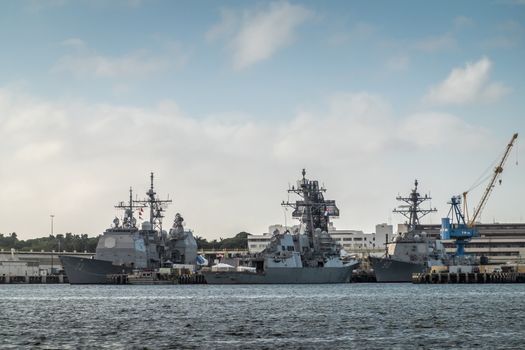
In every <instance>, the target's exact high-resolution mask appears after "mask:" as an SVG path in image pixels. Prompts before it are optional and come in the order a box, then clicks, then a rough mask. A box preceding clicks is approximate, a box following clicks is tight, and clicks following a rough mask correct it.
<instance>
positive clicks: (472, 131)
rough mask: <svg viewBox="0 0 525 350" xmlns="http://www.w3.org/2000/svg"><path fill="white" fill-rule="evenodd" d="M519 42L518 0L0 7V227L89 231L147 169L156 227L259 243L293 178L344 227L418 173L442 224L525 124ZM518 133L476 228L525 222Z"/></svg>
mask: <svg viewBox="0 0 525 350" xmlns="http://www.w3.org/2000/svg"><path fill="white" fill-rule="evenodd" d="M524 39H525V1H523V0H493V1H424V2H421V1H395V2H394V1H221V2H219V1H160V0H149V1H148V0H143V1H141V0H129V1H125V0H115V1H102V0H93V1H82V0H79V1H68V0H40V1H36V0H35V1H0V145H1V147H0V160H1V163H2V166H1V167H0V213H1V214H0V233H4V234H6V233H10V232H16V233H17V235H18V237H19V238H22V239H27V238H33V237H40V236H45V235H48V234H49V233H50V215H54V233H65V232H73V233H78V234H80V233H87V234H88V235H90V236H96V235H98V234H100V233H102V232H103V231H104V230H105V229H106V228H107V227H109V226H110V224H111V222H112V220H113V218H114V217H115V215H120V213H119V212H118V211H117V210H116V209H114V207H113V206H114V205H115V204H116V203H117V202H119V201H121V200H126V198H127V196H128V190H129V188H130V186H131V187H133V189H134V191H135V194H136V195H137V196H138V197H140V198H142V197H144V196H145V192H146V190H147V189H148V186H149V174H150V172H154V173H155V181H156V189H157V192H158V194H159V195H160V196H161V197H163V198H166V197H167V196H169V198H171V199H173V204H172V205H171V206H170V207H169V208H168V210H167V212H166V218H165V220H164V223H165V227H170V226H171V223H172V221H173V217H174V215H175V213H178V212H179V213H181V214H182V216H183V217H184V218H185V223H186V227H187V228H190V229H192V230H193V231H194V232H195V234H197V235H199V236H202V237H206V238H208V239H214V238H220V237H222V238H225V237H230V236H233V235H234V234H236V233H237V232H240V231H247V232H250V233H253V234H261V233H263V232H266V231H267V228H268V226H269V225H272V224H278V223H280V224H284V223H288V224H290V223H292V222H293V220H292V219H291V215H290V211H286V210H284V209H283V208H282V207H281V205H280V204H281V202H282V201H283V200H287V199H288V194H287V192H286V190H287V188H288V187H289V186H290V185H292V184H295V181H296V180H297V179H299V178H300V173H301V170H302V169H303V168H306V171H307V177H308V178H310V179H316V180H319V182H320V183H321V184H324V186H325V187H326V188H327V192H326V194H325V197H326V198H327V199H334V200H336V201H337V203H338V207H339V209H340V213H341V214H340V215H341V216H340V218H339V219H336V220H335V222H334V224H335V226H336V227H337V228H339V229H354V230H363V231H365V232H373V231H374V228H375V225H376V224H378V223H383V222H386V223H392V224H394V225H396V224H397V223H401V222H403V221H404V219H403V218H402V217H399V216H398V215H396V214H393V213H392V209H394V208H395V207H396V206H397V204H398V203H397V202H396V200H395V197H396V196H397V195H400V194H408V192H409V191H410V189H411V188H412V186H413V182H414V180H415V179H418V181H419V184H420V192H421V193H422V194H425V193H426V194H430V195H431V197H432V201H431V203H430V205H431V206H432V207H436V208H437V209H438V212H437V213H436V214H432V215H429V216H428V217H427V218H426V219H425V221H424V222H427V223H439V221H440V218H441V217H444V216H446V215H447V212H448V208H449V206H448V204H447V201H448V200H449V199H450V197H451V196H453V195H457V194H460V193H462V192H463V191H466V190H468V189H470V188H471V187H472V186H473V185H475V184H477V180H478V179H479V178H480V177H481V178H484V176H485V175H486V174H490V172H491V170H492V169H493V167H494V164H495V162H496V161H497V160H498V159H499V157H501V155H502V152H503V150H504V148H505V146H506V145H507V143H508V142H509V140H510V138H511V136H512V134H513V133H514V132H518V133H523V132H524V131H525V108H524V106H525V98H524V96H525V66H524V63H523V62H525V47H524V44H525V42H524ZM520 138H521V137H520ZM520 138H518V142H517V144H516V145H515V146H514V149H513V150H512V153H511V154H510V156H509V159H508V161H507V163H506V166H505V171H504V172H503V175H502V183H501V185H499V184H498V185H497V186H496V187H495V188H494V190H493V193H492V196H491V197H490V199H489V201H488V203H487V205H486V207H485V209H484V211H483V212H482V216H481V221H483V222H523V221H524V220H525V204H524V200H523V198H525V160H524V159H523V154H524V153H525V150H523V147H522V146H521V145H520V144H521V141H519V140H520ZM486 185H487V183H486V182H482V183H481V184H480V185H479V186H477V187H476V188H474V189H473V190H471V191H470V192H469V196H468V199H469V200H468V205H469V207H470V208H473V207H476V206H477V204H478V201H479V200H480V197H481V194H482V191H483V190H484V187H485V186H486ZM290 199H291V200H293V198H290Z"/></svg>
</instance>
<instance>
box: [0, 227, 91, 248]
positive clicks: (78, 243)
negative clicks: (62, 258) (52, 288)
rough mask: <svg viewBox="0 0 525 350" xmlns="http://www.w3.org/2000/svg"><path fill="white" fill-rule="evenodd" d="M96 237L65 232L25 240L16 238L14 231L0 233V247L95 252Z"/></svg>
mask: <svg viewBox="0 0 525 350" xmlns="http://www.w3.org/2000/svg"><path fill="white" fill-rule="evenodd" d="M97 242H98V237H88V235H87V234H80V235H78V234H73V233H70V232H68V233H66V234H65V235H63V234H57V235H49V236H47V237H40V238H31V239H26V240H20V239H18V237H17V235H16V232H13V233H10V234H7V235H4V234H2V233H0V249H4V250H11V249H12V248H14V249H16V250H23V251H30V250H33V251H41V250H43V251H46V252H50V251H52V250H54V251H67V252H72V251H74V250H76V251H77V252H83V251H87V252H91V253H93V252H95V249H96V247H97Z"/></svg>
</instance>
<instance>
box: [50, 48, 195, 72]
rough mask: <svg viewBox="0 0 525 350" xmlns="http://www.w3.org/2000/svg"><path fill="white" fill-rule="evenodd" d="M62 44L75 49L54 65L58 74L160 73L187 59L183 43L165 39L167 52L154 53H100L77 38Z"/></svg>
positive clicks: (143, 51) (182, 63) (165, 50)
mask: <svg viewBox="0 0 525 350" xmlns="http://www.w3.org/2000/svg"><path fill="white" fill-rule="evenodd" d="M62 45H64V46H66V47H69V48H72V49H73V50H72V52H71V53H69V54H67V55H64V56H62V57H61V58H60V59H59V60H58V62H57V63H55V65H54V66H53V68H52V71H53V72H55V73H70V74H73V75H74V76H75V77H77V78H86V77H87V78H91V77H99V78H130V77H131V78H136V77H144V76H148V75H150V74H154V73H159V72H162V71H165V70H167V69H168V68H170V67H172V66H178V67H180V66H182V65H184V64H185V63H186V61H187V59H188V54H187V53H185V52H184V51H183V50H182V48H181V46H180V44H178V43H174V42H165V43H164V51H162V52H161V53H158V54H154V53H152V52H150V51H147V50H138V51H135V52H131V53H128V54H124V55H119V56H110V55H103V54H101V53H98V52H97V51H96V50H93V49H91V48H89V47H88V46H87V44H86V43H85V42H84V41H82V40H81V39H78V38H71V39H67V40H65V41H63V42H62Z"/></svg>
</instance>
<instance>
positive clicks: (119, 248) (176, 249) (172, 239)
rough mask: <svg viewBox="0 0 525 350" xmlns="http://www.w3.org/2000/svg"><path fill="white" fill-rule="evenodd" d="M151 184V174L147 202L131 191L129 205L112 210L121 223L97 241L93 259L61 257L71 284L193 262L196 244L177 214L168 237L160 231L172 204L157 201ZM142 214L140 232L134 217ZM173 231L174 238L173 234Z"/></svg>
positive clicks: (165, 201) (114, 225) (116, 223)
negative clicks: (119, 212) (145, 215)
mask: <svg viewBox="0 0 525 350" xmlns="http://www.w3.org/2000/svg"><path fill="white" fill-rule="evenodd" d="M153 181H154V176H153V173H151V175H150V188H149V190H148V191H147V192H146V195H147V198H146V199H141V200H138V199H133V190H132V189H131V188H130V190H129V202H127V203H125V202H120V203H118V204H117V205H116V206H115V208H116V209H119V210H122V211H123V213H124V214H123V217H122V220H120V219H119V218H118V217H116V218H115V219H114V220H113V225H112V226H111V227H110V228H108V229H107V230H106V231H104V233H103V234H102V236H101V237H100V238H99V240H98V244H97V248H96V254H95V258H94V259H85V258H76V257H69V256H61V257H60V259H61V261H62V264H63V266H64V270H65V272H66V274H67V276H68V278H69V281H70V283H72V284H77V283H78V284H80V283H106V282H107V276H108V275H110V274H121V273H128V272H130V271H132V270H136V269H157V268H159V267H161V266H163V265H164V264H166V263H169V264H173V263H182V264H188V263H190V264H191V263H194V262H195V258H196V256H197V244H196V242H195V239H194V238H193V235H192V233H191V232H190V231H184V228H183V226H182V221H183V219H182V217H181V216H180V214H177V216H176V220H175V223H174V227H173V228H172V229H171V231H170V232H171V233H170V234H168V233H167V232H166V231H164V230H163V228H162V219H163V218H164V212H165V210H166V208H167V206H168V205H169V204H171V203H172V200H171V199H160V198H158V197H157V193H156V192H155V189H154V184H153ZM145 210H146V211H149V220H144V221H143V222H142V223H141V225H140V228H139V227H138V225H137V219H136V216H138V217H139V219H141V218H142V214H143V213H144V211H145ZM135 213H137V214H135ZM175 231H176V232H177V233H178V234H177V235H175V234H173V232H175ZM181 241H182V242H181Z"/></svg>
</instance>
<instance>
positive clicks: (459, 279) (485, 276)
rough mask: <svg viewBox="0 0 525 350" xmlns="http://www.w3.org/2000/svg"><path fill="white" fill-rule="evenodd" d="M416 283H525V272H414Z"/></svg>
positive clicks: (413, 281)
mask: <svg viewBox="0 0 525 350" xmlns="http://www.w3.org/2000/svg"><path fill="white" fill-rule="evenodd" d="M412 283H415V284H458V283H461V284H467V283H481V284H482V283H525V273H518V272H492V273H473V272H463V273H462V272H458V273H449V272H441V273H414V274H413V275H412Z"/></svg>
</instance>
